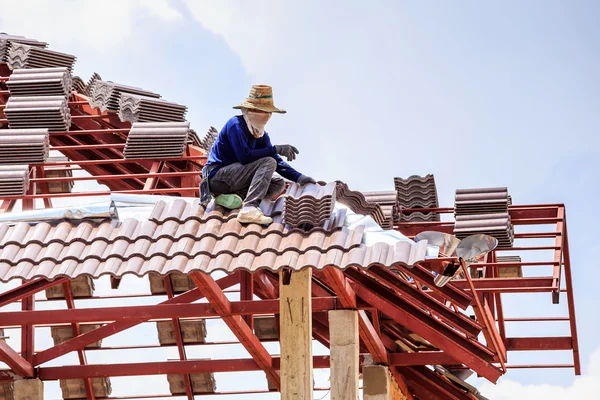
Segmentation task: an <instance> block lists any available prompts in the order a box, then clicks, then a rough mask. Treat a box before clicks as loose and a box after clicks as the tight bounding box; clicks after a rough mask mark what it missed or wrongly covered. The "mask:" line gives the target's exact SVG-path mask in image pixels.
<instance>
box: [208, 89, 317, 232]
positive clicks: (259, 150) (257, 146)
mask: <svg viewBox="0 0 600 400" xmlns="http://www.w3.org/2000/svg"><path fill="white" fill-rule="evenodd" d="M233 108H236V109H241V111H242V115H237V116H235V117H232V118H231V119H230V120H229V121H227V123H226V124H225V126H224V127H223V129H221V132H220V133H219V136H218V137H217V139H216V140H215V143H214V145H213V146H212V148H211V150H210V154H209V155H208V162H207V163H206V165H205V166H204V169H203V170H202V177H203V181H202V183H201V184H200V197H201V202H202V204H205V205H206V204H208V203H209V202H210V199H211V197H212V196H213V195H214V196H216V198H215V202H216V203H217V204H219V205H220V206H223V207H225V208H228V209H236V208H240V207H241V208H242V209H241V211H240V212H239V213H238V216H237V219H238V221H240V222H241V223H257V224H261V225H268V224H270V223H271V222H273V220H272V219H271V218H270V217H267V216H265V215H264V214H263V212H262V211H261V209H260V208H259V205H260V202H261V200H262V199H264V198H274V197H276V196H278V195H280V194H281V193H282V192H283V190H284V188H285V182H284V180H283V179H282V178H279V177H276V176H273V174H274V173H275V172H277V173H278V174H279V175H281V176H282V177H284V178H287V179H289V180H291V181H293V182H297V183H299V184H300V185H305V184H307V183H315V180H314V179H312V178H310V177H308V176H306V175H302V174H301V173H300V172H298V171H296V170H295V169H294V168H292V167H291V166H290V165H289V164H288V163H286V162H285V161H283V160H282V159H281V157H280V156H284V157H286V158H287V160H288V161H293V160H295V159H296V155H297V154H298V153H299V152H298V149H296V148H295V147H294V146H291V145H289V144H282V145H275V146H273V145H272V144H271V139H270V138H269V134H268V133H267V132H265V125H266V123H267V122H268V121H269V119H270V118H271V115H272V113H278V114H284V113H285V112H286V111H284V110H281V109H279V108H277V107H275V105H274V102H273V91H272V89H271V87H270V86H265V85H254V86H252V90H251V91H250V95H249V96H248V98H247V99H246V101H244V102H243V103H242V104H240V105H239V106H236V107H233ZM242 198H243V200H242Z"/></svg>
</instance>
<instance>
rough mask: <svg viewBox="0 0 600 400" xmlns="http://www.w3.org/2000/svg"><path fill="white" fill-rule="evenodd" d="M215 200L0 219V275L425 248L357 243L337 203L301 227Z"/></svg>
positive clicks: (403, 255)
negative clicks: (256, 219) (93, 218)
mask: <svg viewBox="0 0 600 400" xmlns="http://www.w3.org/2000/svg"><path fill="white" fill-rule="evenodd" d="M211 204H214V203H211ZM213 207H214V206H213V205H211V206H209V207H208V208H207V209H206V210H204V208H203V207H202V206H200V205H199V204H198V202H195V203H193V204H189V203H187V202H185V201H184V200H174V201H172V202H170V203H158V204H157V205H156V208H155V210H154V212H153V213H152V216H151V218H150V219H149V220H144V221H138V220H133V219H128V220H125V221H123V222H122V223H119V222H118V221H114V220H113V221H108V222H104V223H102V224H99V225H97V224H94V223H92V222H89V221H84V222H81V223H79V224H78V225H73V224H72V223H71V222H62V223H59V224H58V225H52V224H48V223H39V224H37V225H30V224H28V223H20V224H17V225H14V226H9V225H7V224H0V281H8V280H10V279H13V278H23V279H33V278H35V277H45V278H49V279H54V278H56V277H58V276H69V277H75V276H79V275H90V276H93V277H98V276H100V275H103V274H111V275H115V276H122V275H124V274H128V273H131V274H135V275H138V276H142V275H145V274H147V273H149V272H156V273H159V274H167V273H169V272H173V271H177V272H181V273H185V274H187V273H190V272H191V271H204V272H208V273H210V272H212V271H215V270H223V271H227V272H231V271H234V270H236V269H240V268H241V269H246V270H249V271H255V270H257V269H259V268H268V269H271V270H278V269H280V268H282V267H291V268H294V269H296V270H298V269H301V268H304V267H315V268H324V267H326V266H335V267H338V268H346V267H348V266H358V267H369V266H371V265H373V264H377V265H386V266H392V265H396V264H408V265H412V264H414V263H415V262H416V261H419V260H422V259H423V258H424V255H425V246H426V242H424V241H423V242H419V243H417V244H411V243H409V242H400V243H398V244H397V245H395V246H390V245H387V244H377V245H374V246H372V247H366V246H364V245H362V244H361V240H362V236H363V232H362V229H356V230H349V229H347V228H345V227H343V220H344V212H343V210H342V211H340V212H337V213H334V215H333V216H332V218H331V219H330V221H328V223H326V224H325V225H326V226H323V227H317V228H314V229H312V230H310V231H308V232H305V231H301V230H298V229H290V228H287V227H286V226H285V225H283V224H282V223H281V222H282V220H281V215H279V216H275V217H274V220H275V222H274V223H273V224H271V225H270V226H269V227H262V226H259V225H253V224H251V225H241V224H240V223H238V222H237V220H236V219H235V215H236V213H235V212H232V211H226V210H224V209H221V208H220V207H217V208H213Z"/></svg>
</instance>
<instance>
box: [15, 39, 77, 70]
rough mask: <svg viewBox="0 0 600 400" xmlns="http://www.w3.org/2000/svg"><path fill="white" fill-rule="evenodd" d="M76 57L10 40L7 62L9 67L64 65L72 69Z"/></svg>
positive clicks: (52, 66) (51, 66)
mask: <svg viewBox="0 0 600 400" xmlns="http://www.w3.org/2000/svg"><path fill="white" fill-rule="evenodd" d="M76 59H77V58H76V57H75V56H72V55H70V54H65V53H59V52H58V51H53V50H48V49H45V48H42V47H38V46H30V45H27V44H22V43H16V42H11V46H10V48H9V50H8V60H7V63H8V66H9V67H10V69H18V68H54V67H66V68H68V69H69V71H72V70H73V64H75V60H76Z"/></svg>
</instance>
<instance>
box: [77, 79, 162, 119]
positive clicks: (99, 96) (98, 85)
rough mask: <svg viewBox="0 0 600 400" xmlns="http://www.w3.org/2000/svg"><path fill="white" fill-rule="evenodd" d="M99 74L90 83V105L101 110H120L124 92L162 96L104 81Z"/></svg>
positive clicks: (153, 96) (155, 96)
mask: <svg viewBox="0 0 600 400" xmlns="http://www.w3.org/2000/svg"><path fill="white" fill-rule="evenodd" d="M99 78H100V76H98V77H97V78H96V79H95V75H94V76H92V78H91V79H90V82H89V83H88V85H89V86H88V91H89V101H90V106H92V107H94V108H98V109H100V111H103V112H104V111H115V112H116V111H119V101H120V100H121V95H122V94H123V93H130V94H138V95H141V96H146V97H152V98H156V99H158V98H160V95H159V94H157V93H153V92H149V91H147V90H144V89H140V88H137V87H133V86H125V85H120V84H118V83H114V82H108V81H103V80H100V79H99Z"/></svg>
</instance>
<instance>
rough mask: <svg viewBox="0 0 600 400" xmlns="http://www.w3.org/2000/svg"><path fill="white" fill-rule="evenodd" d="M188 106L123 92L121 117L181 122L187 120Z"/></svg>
mask: <svg viewBox="0 0 600 400" xmlns="http://www.w3.org/2000/svg"><path fill="white" fill-rule="evenodd" d="M186 112H187V107H186V106H182V105H180V104H176V103H171V102H168V101H165V100H160V99H156V98H153V97H147V96H140V95H137V94H131V93H122V94H121V99H120V100H119V118H120V119H121V121H123V122H125V121H128V122H131V123H134V122H153V121H155V122H167V121H169V122H181V121H185V113H186Z"/></svg>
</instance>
